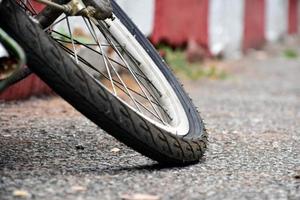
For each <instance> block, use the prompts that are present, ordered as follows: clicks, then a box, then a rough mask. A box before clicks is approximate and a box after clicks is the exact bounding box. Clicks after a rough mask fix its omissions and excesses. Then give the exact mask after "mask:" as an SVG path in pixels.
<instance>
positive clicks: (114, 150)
mask: <svg viewBox="0 0 300 200" xmlns="http://www.w3.org/2000/svg"><path fill="white" fill-rule="evenodd" d="M119 151H120V149H119V148H113V149H111V150H110V152H113V153H118V152H119Z"/></svg>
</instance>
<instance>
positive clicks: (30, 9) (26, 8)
mask: <svg viewBox="0 0 300 200" xmlns="http://www.w3.org/2000/svg"><path fill="white" fill-rule="evenodd" d="M19 2H20V3H21V4H22V5H23V6H22V5H20V6H22V7H23V9H25V11H29V12H30V13H31V15H37V13H36V12H35V10H34V9H33V8H32V7H31V8H29V7H28V6H27V2H28V1H26V3H24V2H23V0H20V1H19Z"/></svg>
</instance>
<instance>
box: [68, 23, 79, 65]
mask: <svg viewBox="0 0 300 200" xmlns="http://www.w3.org/2000/svg"><path fill="white" fill-rule="evenodd" d="M66 20H67V25H68V30H69V34H70V37H71V41H72V46H73V51H74V55H75V60H76V63H77V64H78V57H77V53H76V47H75V44H74V40H73V34H72V30H71V27H70V22H69V18H68V17H67V18H66Z"/></svg>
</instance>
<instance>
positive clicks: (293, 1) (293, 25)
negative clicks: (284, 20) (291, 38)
mask: <svg viewBox="0 0 300 200" xmlns="http://www.w3.org/2000/svg"><path fill="white" fill-rule="evenodd" d="M288 31H289V34H295V33H297V32H298V0H289V30H288Z"/></svg>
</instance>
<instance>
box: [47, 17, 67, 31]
mask: <svg viewBox="0 0 300 200" xmlns="http://www.w3.org/2000/svg"><path fill="white" fill-rule="evenodd" d="M67 17H68V16H64V17H63V18H61V19H60V20H58V21H56V22H54V23H53V24H51V25H50V27H47V28H45V29H44V31H47V30H51V28H53V27H54V26H56V25H57V24H59V23H60V22H62V21H63V20H65V19H66V18H67Z"/></svg>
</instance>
